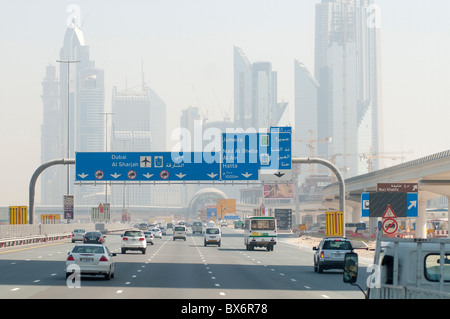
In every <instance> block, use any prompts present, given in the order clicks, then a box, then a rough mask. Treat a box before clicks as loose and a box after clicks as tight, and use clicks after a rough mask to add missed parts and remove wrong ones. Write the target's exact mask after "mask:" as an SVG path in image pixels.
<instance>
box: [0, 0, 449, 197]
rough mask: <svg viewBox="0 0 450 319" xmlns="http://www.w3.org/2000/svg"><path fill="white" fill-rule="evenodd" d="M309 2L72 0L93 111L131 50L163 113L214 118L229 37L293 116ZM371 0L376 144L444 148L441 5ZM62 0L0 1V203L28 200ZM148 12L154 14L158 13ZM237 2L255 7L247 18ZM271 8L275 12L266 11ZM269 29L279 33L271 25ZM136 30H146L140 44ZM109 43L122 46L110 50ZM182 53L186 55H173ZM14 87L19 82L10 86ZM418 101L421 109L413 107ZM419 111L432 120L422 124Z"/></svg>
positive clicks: (227, 83)
mask: <svg viewBox="0 0 450 319" xmlns="http://www.w3.org/2000/svg"><path fill="white" fill-rule="evenodd" d="M318 2H319V1H305V2H302V3H300V4H299V3H298V2H294V1H292V2H291V1H286V2H285V3H282V4H278V3H277V4H274V3H271V2H269V1H262V2H261V1H248V2H245V3H241V2H239V3H238V2H233V1H232V2H230V3H229V4H224V3H222V2H215V1H212V2H209V3H205V2H204V1H198V2H197V1H193V2H191V7H189V8H186V7H185V5H184V6H183V4H182V3H178V2H173V3H170V4H160V3H149V4H146V3H145V4H144V3H141V2H138V1H137V2H132V4H131V5H128V4H126V3H125V2H124V3H121V2H117V3H112V4H110V3H109V2H108V3H107V2H103V1H99V2H96V3H95V4H91V3H89V2H85V1H80V2H79V3H78V6H79V8H80V9H81V18H82V19H81V20H82V22H83V24H84V25H83V31H84V32H85V34H86V42H87V44H88V45H89V46H90V48H91V56H92V59H93V60H95V61H96V64H97V65H98V66H99V67H100V68H101V69H104V70H105V82H107V83H105V91H106V95H107V96H106V97H105V111H109V110H110V108H111V92H110V90H111V89H110V88H111V87H112V84H113V83H115V84H116V85H118V86H119V87H122V88H123V87H125V83H130V86H132V85H135V84H136V83H139V81H140V74H141V72H140V68H141V61H142V60H143V61H144V64H145V74H146V75H147V74H148V79H149V83H150V86H151V87H152V88H154V89H155V91H156V92H158V94H159V95H160V96H161V99H162V100H163V101H165V102H166V103H167V107H168V114H178V115H177V116H176V117H175V118H176V120H175V121H176V122H178V120H179V114H180V110H181V109H184V108H187V107H188V106H190V105H192V106H198V107H199V109H200V110H201V111H202V112H204V113H206V112H208V117H209V118H210V119H216V120H218V119H222V118H223V114H225V113H227V112H228V113H230V111H231V110H232V109H233V102H232V100H233V97H232V94H233V90H232V86H233V81H232V72H233V68H232V63H233V62H232V61H233V60H232V54H233V52H232V51H233V46H234V45H237V46H239V47H241V48H242V49H243V50H244V51H245V52H246V54H247V55H248V56H249V57H251V59H252V61H270V62H271V63H272V65H273V69H274V70H276V71H277V73H278V81H279V82H278V99H279V100H283V101H286V102H288V103H289V106H288V109H287V111H286V112H288V113H287V115H288V117H293V116H294V114H295V111H294V110H293V109H292V108H293V106H294V95H293V91H294V81H293V73H294V71H293V67H292V65H293V61H294V60H295V59H298V60H300V61H302V62H303V63H304V64H305V66H306V67H307V68H308V69H309V70H310V71H313V70H314V57H313V54H314V50H313V47H314V17H313V16H314V14H313V12H314V8H315V5H316V4H317V3H318ZM375 3H376V4H377V5H379V8H380V12H381V16H382V20H381V33H382V36H381V37H382V41H381V48H382V58H381V61H382V63H383V65H382V79H383V102H384V103H383V104H384V126H383V130H384V132H385V150H386V151H405V154H404V155H405V159H404V160H405V161H406V160H408V159H413V158H417V157H421V156H425V155H429V154H431V153H436V152H439V151H442V150H445V149H448V148H449V146H450V144H449V142H447V141H446V140H445V124H446V123H445V122H443V120H444V119H445V118H446V117H447V115H448V113H447V112H448V111H447V109H446V107H445V106H446V104H447V103H446V101H447V100H448V99H447V97H448V94H449V93H448V92H447V90H445V83H446V81H445V77H444V76H445V74H447V73H448V71H449V70H448V66H447V64H446V63H444V62H445V61H447V59H448V58H447V56H449V52H450V48H449V45H448V43H450V41H448V39H449V35H448V34H449V32H448V31H449V28H450V25H449V23H448V22H446V19H445V16H444V12H447V11H448V10H447V9H449V5H448V4H447V3H446V2H438V5H436V4H435V3H434V5H433V6H432V5H431V4H427V2H426V1H398V2H396V3H395V4H392V3H390V2H388V1H375ZM69 5H70V3H68V2H62V3H59V2H58V3H57V2H54V1H42V2H40V3H39V4H34V3H27V4H26V5H24V4H21V3H2V4H0V7H1V9H2V10H1V12H2V14H1V18H2V19H1V22H0V23H1V24H2V25H1V26H2V28H1V29H0V30H2V31H0V39H2V43H4V45H5V46H4V48H5V50H3V51H2V53H1V54H0V57H1V58H2V59H1V60H3V61H8V62H7V63H3V64H2V75H1V76H0V81H1V82H0V85H1V87H2V92H1V93H0V103H1V104H2V107H1V112H2V116H1V118H2V119H1V123H0V127H1V129H0V130H1V131H0V132H1V142H0V143H1V144H0V149H1V151H2V154H8V155H7V156H3V159H2V165H0V167H2V172H1V173H2V174H1V175H2V176H4V180H3V181H2V185H1V187H2V190H3V192H2V194H3V196H2V198H1V201H0V205H13V204H20V205H22V204H27V202H28V200H27V198H28V183H29V180H30V178H31V175H32V173H33V172H34V171H35V170H36V168H37V167H38V166H39V165H40V163H41V161H40V155H41V154H40V141H39V140H40V129H39V128H40V125H41V124H42V100H41V94H42V80H43V78H44V75H45V67H46V64H50V65H56V60H57V59H58V49H59V48H60V47H61V39H62V33H63V31H64V29H65V28H64V27H65V23H66V19H67V18H68V16H69V15H70V14H68V13H67V12H66V10H67V8H68V7H69ZM176 5H178V7H177V6H176ZM122 6H123V7H122ZM200 8H203V10H200ZM434 8H439V10H434ZM183 9H185V10H183ZM188 9H192V11H190V10H188ZM287 9H290V10H287ZM139 11H141V12H139ZM119 12H121V13H122V15H120V16H119ZM133 12H134V13H135V14H136V16H135V17H134V20H135V21H136V23H134V24H133V23H131V22H129V23H128V24H127V23H125V24H123V23H121V22H120V21H121V20H120V18H123V19H124V20H126V19H125V18H126V17H128V16H132V14H131V13H133ZM158 12H159V13H161V12H163V13H164V14H160V15H161V17H158ZM233 12H234V13H236V14H235V15H234V19H231V20H234V22H233V23H231V22H230V23H228V22H227V21H226V19H225V17H226V16H227V15H228V16H230V15H231V13H233ZM249 13H255V14H254V15H252V18H250V15H249ZM294 13H295V14H294ZM419 14H421V16H419ZM279 16H283V19H281V20H277V19H278V18H279ZM119 17H120V18H119ZM193 17H197V20H195V19H192V18H193ZM267 17H273V20H272V21H273V22H272V24H269V25H268V26H264V24H263V22H266V21H268V19H267ZM144 18H149V19H148V21H151V22H152V23H153V22H154V24H151V23H150V22H149V23H150V24H149V25H147V28H144V25H145V24H144V22H143V21H144ZM165 19H166V20H167V23H170V22H172V23H174V22H175V21H178V22H179V24H174V25H175V28H172V29H169V28H168V26H167V25H166V24H165ZM177 19H178V20H177ZM44 20H45V21H44ZM128 21H132V20H128ZM145 21H147V20H145ZM193 21H200V22H201V23H194V22H193ZM158 26H159V28H158ZM162 26H165V27H166V28H162ZM156 30H158V32H156ZM279 34H283V37H281V36H278V37H277V35H279ZM108 37H110V38H108ZM216 38H220V41H218V40H215V39H216ZM142 39H145V40H146V41H147V42H150V47H149V48H146V46H145V45H144V43H143V42H145V41H142ZM268 39H270V40H269V41H268ZM284 39H286V40H284ZM294 40H295V41H294ZM204 43H208V45H205V44H204ZM118 45H120V47H121V48H122V47H125V48H128V50H125V51H121V50H118ZM197 47H198V51H197V50H196V48H197ZM49 52H50V53H49ZM51 52H53V54H52V53H51ZM30 53H32V55H31V57H30ZM159 53H161V54H162V55H161V56H160V55H158V54H159ZM184 58H186V59H187V61H189V63H188V62H186V63H185V62H183V60H182V59H184ZM412 78H414V81H412V82H411V81H410V80H412ZM23 90H26V94H23V93H21V92H23ZM421 106H422V107H423V108H425V109H426V112H420V113H419V112H418V110H420V107H421ZM416 113H419V114H420V115H416ZM292 122H293V121H292ZM292 122H291V123H290V124H293V123H292ZM427 122H430V123H433V125H432V126H428V127H426V128H425V127H424V124H426V123H427ZM177 126H178V123H175V124H174V123H168V125H167V136H168V138H169V139H170V136H171V135H170V132H171V131H172V130H173V129H174V128H176V127H177ZM169 147H170V146H169ZM407 151H412V153H410V154H408V153H407ZM397 163H398V162H397ZM387 164H390V163H387ZM7 167H9V168H8V169H6V168H7ZM38 197H39V196H38Z"/></svg>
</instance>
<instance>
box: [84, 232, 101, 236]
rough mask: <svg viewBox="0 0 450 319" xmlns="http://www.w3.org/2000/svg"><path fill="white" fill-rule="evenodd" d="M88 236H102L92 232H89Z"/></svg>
mask: <svg viewBox="0 0 450 319" xmlns="http://www.w3.org/2000/svg"><path fill="white" fill-rule="evenodd" d="M86 236H100V233H98V232H94V231H91V232H87V233H86Z"/></svg>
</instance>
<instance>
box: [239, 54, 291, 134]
mask: <svg viewBox="0 0 450 319" xmlns="http://www.w3.org/2000/svg"><path fill="white" fill-rule="evenodd" d="M286 107H287V103H286V102H282V103H278V102H277V72H275V71H272V64H271V63H270V62H256V63H253V64H252V63H250V62H249V60H248V59H247V57H246V56H245V54H244V53H243V51H242V50H241V49H240V48H239V47H237V46H235V47H234V125H235V127H236V128H242V129H244V130H246V129H249V128H254V129H255V130H256V131H259V130H260V129H263V130H265V129H269V127H270V126H277V125H278V122H279V121H280V119H281V116H282V115H283V112H284V111H285V110H286Z"/></svg>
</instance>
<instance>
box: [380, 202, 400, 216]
mask: <svg viewBox="0 0 450 319" xmlns="http://www.w3.org/2000/svg"><path fill="white" fill-rule="evenodd" d="M381 218H384V219H387V218H397V215H395V213H394V211H393V210H392V208H391V205H389V204H388V206H387V208H386V211H385V212H384V214H383V216H382V217H381Z"/></svg>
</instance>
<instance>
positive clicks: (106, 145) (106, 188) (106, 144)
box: [98, 112, 114, 203]
mask: <svg viewBox="0 0 450 319" xmlns="http://www.w3.org/2000/svg"><path fill="white" fill-rule="evenodd" d="M98 114H100V115H105V118H106V119H105V122H106V123H105V152H108V115H113V114H114V113H110V112H103V113H98ZM107 202H108V183H105V203H107Z"/></svg>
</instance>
